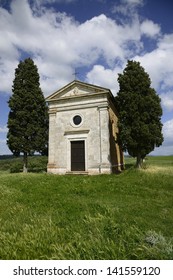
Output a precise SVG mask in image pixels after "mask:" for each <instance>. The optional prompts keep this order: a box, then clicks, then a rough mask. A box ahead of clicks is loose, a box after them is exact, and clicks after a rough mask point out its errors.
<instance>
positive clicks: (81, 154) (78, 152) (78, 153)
mask: <svg viewBox="0 0 173 280" xmlns="http://www.w3.org/2000/svg"><path fill="white" fill-rule="evenodd" d="M71 171H85V142H84V141H72V142H71Z"/></svg>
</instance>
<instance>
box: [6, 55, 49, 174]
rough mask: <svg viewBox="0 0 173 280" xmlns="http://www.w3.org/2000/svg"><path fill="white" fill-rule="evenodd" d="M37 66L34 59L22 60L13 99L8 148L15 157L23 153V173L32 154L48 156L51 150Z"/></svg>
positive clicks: (14, 85) (10, 101) (9, 121)
mask: <svg viewBox="0 0 173 280" xmlns="http://www.w3.org/2000/svg"><path fill="white" fill-rule="evenodd" d="M39 78H40V77H39V74H38V69H37V66H36V65H35V64H34V62H33V60H32V59H31V58H27V59H25V60H24V61H21V62H20V63H19V65H18V67H17V68H16V70H15V78H14V81H13V86H12V92H13V94H12V96H11V97H10V99H9V102H8V103H9V107H10V112H9V116H8V124H7V125H8V129H9V130H8V134H7V145H8V147H9V149H10V150H11V152H12V153H13V154H14V155H20V153H23V157H24V164H23V171H24V172H27V162H28V155H30V154H33V153H34V152H36V151H37V152H39V153H42V154H43V153H44V152H45V150H46V149H47V147H48V110H47V105H46V102H45V99H44V96H43V93H42V90H41V88H40V82H39Z"/></svg>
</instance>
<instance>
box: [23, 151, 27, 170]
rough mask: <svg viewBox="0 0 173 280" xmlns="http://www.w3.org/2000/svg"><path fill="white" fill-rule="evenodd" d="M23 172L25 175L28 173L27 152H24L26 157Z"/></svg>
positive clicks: (24, 157)
mask: <svg viewBox="0 0 173 280" xmlns="http://www.w3.org/2000/svg"><path fill="white" fill-rule="evenodd" d="M23 172H24V173H27V172H28V154H27V152H24V155H23Z"/></svg>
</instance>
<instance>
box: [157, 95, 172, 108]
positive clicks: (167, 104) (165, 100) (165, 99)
mask: <svg viewBox="0 0 173 280" xmlns="http://www.w3.org/2000/svg"><path fill="white" fill-rule="evenodd" d="M160 97H161V99H162V105H163V107H164V108H166V110H168V111H173V91H167V92H165V93H162V94H161V95H160Z"/></svg>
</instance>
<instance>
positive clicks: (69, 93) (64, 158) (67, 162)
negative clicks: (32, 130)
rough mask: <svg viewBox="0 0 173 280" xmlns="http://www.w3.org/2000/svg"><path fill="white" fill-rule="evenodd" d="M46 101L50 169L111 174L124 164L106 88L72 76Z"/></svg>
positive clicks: (109, 96)
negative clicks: (68, 81) (70, 80)
mask: <svg viewBox="0 0 173 280" xmlns="http://www.w3.org/2000/svg"><path fill="white" fill-rule="evenodd" d="M46 102H47V103H48V106H49V156H48V166H47V171H48V172H49V173H54V174H110V173H116V172H118V171H120V170H121V169H122V168H123V153H122V151H121V149H120V147H119V146H118V144H117V143H116V138H117V133H118V128H117V120H118V117H117V111H116V108H115V102H114V97H113V95H112V93H111V91H110V90H109V89H107V88H104V87H100V86H96V85H92V84H88V83H84V82H81V81H78V80H74V81H72V82H71V83H69V84H67V85H66V86H64V87H63V88H61V89H59V90H58V91H56V92H55V93H53V94H52V95H50V96H48V97H47V98H46Z"/></svg>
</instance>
